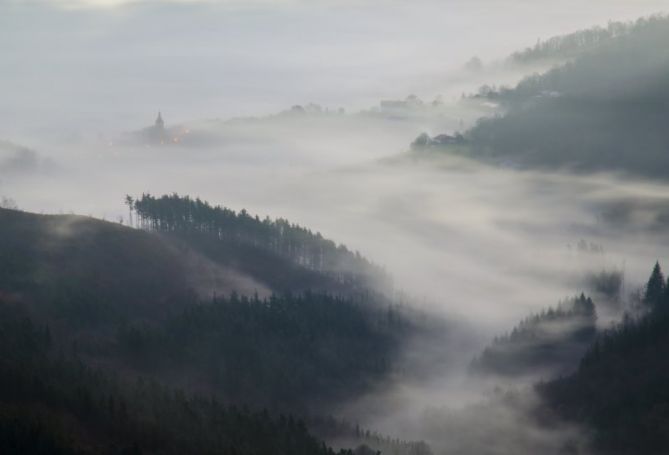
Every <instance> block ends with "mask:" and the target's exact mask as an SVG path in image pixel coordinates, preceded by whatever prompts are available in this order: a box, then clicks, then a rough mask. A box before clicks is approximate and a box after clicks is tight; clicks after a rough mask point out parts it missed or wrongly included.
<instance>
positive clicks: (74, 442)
mask: <svg viewBox="0 0 669 455" xmlns="http://www.w3.org/2000/svg"><path fill="white" fill-rule="evenodd" d="M24 310H25V309H24V308H23V307H22V306H21V305H17V304H10V303H6V302H0V350H2V355H1V356H0V453H3V454H44V455H47V454H49V455H52V454H110V455H111V454H128V455H129V454H132V455H138V454H142V453H145V454H165V455H167V454H184V453H188V454H229V455H244V454H254V455H263V454H267V455H270V454H272V455H277V454H279V455H280V454H283V455H328V454H332V453H333V452H332V451H331V450H330V449H328V448H326V447H325V446H324V445H323V444H322V443H320V442H319V441H318V440H316V439H315V438H314V437H312V436H310V435H309V434H308V432H307V430H306V428H305V426H304V424H302V423H301V422H300V421H298V420H296V419H295V418H293V417H286V416H284V415H274V416H272V415H270V414H269V413H267V412H266V411H261V412H251V411H248V410H246V409H243V408H237V407H230V406H225V405H222V404H220V403H219V402H218V401H216V400H214V399H211V398H203V397H198V396H195V395H192V394H190V393H187V392H183V391H179V390H173V389H170V388H166V387H164V386H161V385H160V384H159V383H157V382H155V381H144V380H138V381H137V382H135V383H127V382H124V381H119V380H118V378H117V376H116V375H112V374H110V373H108V372H104V371H102V370H99V369H93V368H91V367H89V366H87V365H86V363H85V362H84V361H83V360H82V359H81V358H80V357H78V356H74V357H72V356H68V355H66V354H64V353H63V352H62V351H59V350H58V349H57V348H56V347H55V346H54V344H53V341H52V337H51V334H50V331H49V329H48V328H47V326H44V325H40V324H35V323H34V322H32V321H31V320H30V319H29V318H28V317H27V316H26V314H25V311H24Z"/></svg>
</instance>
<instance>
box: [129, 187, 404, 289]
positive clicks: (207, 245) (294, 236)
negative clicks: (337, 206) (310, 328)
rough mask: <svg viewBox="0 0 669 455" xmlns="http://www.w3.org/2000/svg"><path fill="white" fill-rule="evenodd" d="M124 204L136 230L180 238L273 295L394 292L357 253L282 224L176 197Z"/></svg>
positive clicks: (379, 271)
mask: <svg viewBox="0 0 669 455" xmlns="http://www.w3.org/2000/svg"><path fill="white" fill-rule="evenodd" d="M126 203H127V204H129V205H130V207H131V208H132V209H134V211H135V218H136V221H137V222H138V224H139V226H141V227H142V228H144V229H148V230H150V231H154V232H159V233H161V234H163V235H165V236H167V237H169V238H178V239H180V240H182V241H184V242H186V243H187V244H188V245H189V246H191V247H192V248H194V249H196V250H197V251H199V252H201V253H202V254H203V255H205V256H207V257H208V258H210V259H211V260H213V261H215V262H217V263H221V264H226V265H228V266H232V267H234V268H236V269H238V270H240V271H241V272H243V273H245V274H248V275H250V276H252V277H254V278H255V279H256V280H258V281H260V282H262V283H264V284H266V285H267V286H268V287H269V288H271V289H272V290H274V291H303V290H306V289H312V290H313V289H320V290H325V291H328V292H336V293H345V294H350V293H351V292H355V291H369V290H375V291H380V292H390V291H392V281H391V279H390V276H389V275H388V274H387V273H386V272H385V271H384V270H383V269H382V268H381V267H379V266H377V265H375V264H373V263H372V262H370V261H368V260H367V259H365V258H364V257H362V256H361V255H360V253H358V252H352V251H349V250H348V248H346V246H344V245H337V244H336V243H335V242H333V241H332V240H328V239H325V238H323V237H322V236H321V234H320V233H313V232H312V231H311V230H309V229H306V228H304V227H301V226H298V225H296V224H293V223H290V222H289V221H287V220H285V219H276V220H271V219H269V218H267V217H266V218H265V219H263V220H261V219H260V218H259V217H258V216H257V215H256V216H251V215H249V214H248V212H246V210H241V211H240V212H239V213H237V212H235V211H233V210H230V209H228V208H225V207H221V206H212V205H210V204H209V203H207V202H205V201H201V200H200V199H191V198H190V197H188V196H183V197H182V196H179V195H177V194H173V195H169V196H168V195H164V196H161V197H154V196H151V195H150V194H144V195H142V196H141V197H140V198H137V199H136V200H134V201H133V200H132V198H131V197H130V196H128V197H127V198H126Z"/></svg>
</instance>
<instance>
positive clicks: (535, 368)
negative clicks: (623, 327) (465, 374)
mask: <svg viewBox="0 0 669 455" xmlns="http://www.w3.org/2000/svg"><path fill="white" fill-rule="evenodd" d="M596 319H597V313H596V310H595V305H594V303H593V301H592V299H591V298H590V297H586V296H585V295H584V294H581V295H580V296H578V297H575V298H573V299H570V300H568V301H567V302H562V303H560V304H559V305H558V306H557V307H556V308H549V309H548V310H544V311H542V312H541V313H539V314H536V315H533V316H530V317H528V318H526V319H524V320H523V321H521V322H520V324H519V325H518V326H517V327H515V328H514V329H513V330H512V331H511V332H510V333H509V334H507V335H503V336H501V337H496V338H495V339H494V340H493V343H492V345H491V346H489V347H487V348H486V349H485V350H484V351H483V353H482V354H481V356H480V357H478V358H476V359H474V361H473V362H472V365H471V370H472V372H473V373H476V374H499V375H510V376H514V375H522V374H527V373H537V372H541V371H542V370H544V369H549V370H552V369H557V370H558V371H559V370H563V369H565V368H569V367H570V366H571V365H572V364H576V363H577V361H578V359H579V358H580V356H581V355H582V354H583V352H584V351H585V350H586V349H587V347H588V346H589V345H590V343H591V342H592V340H593V339H594V336H595V334H596V326H595V323H596Z"/></svg>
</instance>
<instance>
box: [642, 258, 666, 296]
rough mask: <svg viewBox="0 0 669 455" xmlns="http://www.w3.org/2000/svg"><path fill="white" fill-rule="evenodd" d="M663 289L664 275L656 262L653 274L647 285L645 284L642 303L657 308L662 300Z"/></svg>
mask: <svg viewBox="0 0 669 455" xmlns="http://www.w3.org/2000/svg"><path fill="white" fill-rule="evenodd" d="M664 288H665V286H664V275H663V274H662V268H661V267H660V263H659V261H658V262H656V263H655V267H654V268H653V272H652V273H651V275H650V278H649V279H648V284H646V293H645V295H644V298H643V301H644V303H645V304H647V305H652V306H657V305H658V304H659V303H660V302H661V300H662V297H663V294H664Z"/></svg>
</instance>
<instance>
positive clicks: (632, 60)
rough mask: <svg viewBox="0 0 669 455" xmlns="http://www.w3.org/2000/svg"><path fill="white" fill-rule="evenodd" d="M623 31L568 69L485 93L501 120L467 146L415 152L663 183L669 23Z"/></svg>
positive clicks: (485, 126) (659, 19)
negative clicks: (604, 172)
mask: <svg viewBox="0 0 669 455" xmlns="http://www.w3.org/2000/svg"><path fill="white" fill-rule="evenodd" d="M616 29H617V28H616ZM623 29H624V32H617V31H615V29H614V30H612V31H611V33H610V34H611V36H610V37H608V38H606V39H604V40H602V42H601V44H598V45H597V46H594V47H593V48H592V49H591V50H588V51H584V52H582V53H580V54H579V55H578V56H577V57H576V58H575V59H573V60H572V61H570V62H569V63H566V64H564V65H561V66H558V67H556V68H554V69H552V70H550V71H548V72H546V73H545V74H536V75H532V76H529V77H527V78H525V79H523V80H522V81H521V82H520V83H519V84H518V85H517V86H516V87H515V88H512V89H508V88H502V89H500V90H493V91H488V92H486V93H485V94H483V95H482V96H484V97H485V98H487V99H488V100H489V101H492V102H494V103H497V104H499V109H500V114H499V115H497V116H495V117H491V118H483V119H481V120H480V121H479V122H478V123H477V124H476V125H475V126H474V127H473V128H471V129H470V130H469V131H467V132H465V133H464V143H465V144H466V146H465V147H463V146H461V145H458V146H452V145H448V144H447V145H443V146H442V145H438V144H432V143H431V144H430V146H429V147H418V148H419V149H425V148H429V149H431V150H447V151H450V152H452V153H460V154H464V155H466V156H471V157H475V158H479V159H483V160H486V161H491V162H493V163H501V164H504V165H507V166H516V167H528V166H529V167H539V168H569V169H572V170H575V171H579V172H583V171H598V170H615V171H619V172H625V173H632V174H638V175H643V176H651V177H655V178H660V179H666V172H665V169H667V168H669V154H668V153H667V150H669V134H668V133H667V125H669V48H668V47H667V46H666V45H665V43H667V42H668V41H669V18H667V17H666V16H656V17H651V18H648V19H642V20H639V21H638V22H636V23H635V24H633V25H632V24H630V25H627V26H625V27H623ZM581 35H583V36H586V35H588V34H587V33H586V32H581ZM579 36H580V35H579ZM537 52H538V51H537ZM414 148H416V147H415V146H414Z"/></svg>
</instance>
